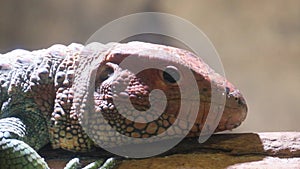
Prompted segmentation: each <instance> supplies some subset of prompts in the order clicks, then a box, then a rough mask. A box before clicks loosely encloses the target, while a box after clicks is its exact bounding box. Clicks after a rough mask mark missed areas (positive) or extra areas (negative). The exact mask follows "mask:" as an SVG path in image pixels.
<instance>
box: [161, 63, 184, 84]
mask: <svg viewBox="0 0 300 169" xmlns="http://www.w3.org/2000/svg"><path fill="white" fill-rule="evenodd" d="M162 78H163V80H164V81H165V82H166V83H169V84H175V83H177V82H178V81H179V80H180V73H179V71H178V69H177V68H176V67H175V66H167V67H166V68H165V70H164V71H163V72H162Z"/></svg>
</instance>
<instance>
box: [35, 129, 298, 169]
mask: <svg viewBox="0 0 300 169" xmlns="http://www.w3.org/2000/svg"><path fill="white" fill-rule="evenodd" d="M142 147H143V146H141V148H142ZM146 151H155V149H152V150H146ZM40 154H41V155H42V156H43V157H44V158H45V159H46V161H47V162H48V163H49V165H50V167H51V168H53V169H59V168H63V166H64V165H65V164H66V163H67V161H69V160H70V159H71V158H74V157H79V158H80V159H81V161H82V162H83V164H84V165H86V164H87V163H89V162H92V161H94V160H95V159H99V158H108V157H112V156H115V155H113V154H110V153H109V152H107V151H105V150H103V149H100V148H99V149H96V150H94V151H92V152H88V153H76V154H74V153H72V152H67V151H64V150H60V149H59V150H53V149H51V147H50V145H48V146H46V147H45V148H43V149H42V150H41V151H40ZM120 158H121V157H120ZM121 159H122V160H121V162H120V164H119V166H118V168H119V169H123V168H124V169H125V168H131V169H134V168H170V169H171V168H180V169H190V168H193V169H196V168H213V169H214V168H216V169H217V168H300V132H270V133H238V134H215V135H213V136H212V137H211V138H210V139H209V140H208V141H206V142H205V143H203V144H199V143H198V141H197V138H186V139H184V140H183V141H182V142H181V143H180V144H178V145H177V146H176V147H174V148H173V149H171V150H169V151H168V152H166V153H164V154H162V155H160V156H158V157H152V158H147V159H124V158H121Z"/></svg>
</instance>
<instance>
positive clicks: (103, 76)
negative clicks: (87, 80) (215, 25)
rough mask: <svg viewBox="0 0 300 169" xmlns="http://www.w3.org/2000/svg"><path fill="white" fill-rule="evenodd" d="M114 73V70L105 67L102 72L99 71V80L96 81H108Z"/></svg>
mask: <svg viewBox="0 0 300 169" xmlns="http://www.w3.org/2000/svg"><path fill="white" fill-rule="evenodd" d="M113 73H114V69H113V68H112V67H110V66H108V65H105V66H103V67H101V69H100V70H98V76H97V77H98V78H97V79H96V80H97V81H98V82H103V81H105V80H106V79H108V78H109V77H110V76H112V74H113Z"/></svg>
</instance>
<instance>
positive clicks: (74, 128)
mask: <svg viewBox="0 0 300 169" xmlns="http://www.w3.org/2000/svg"><path fill="white" fill-rule="evenodd" d="M100 46H101V47H100V49H101V50H100V49H98V50H97V49H96V50H94V49H90V48H86V47H84V46H83V45H80V44H75V43H73V44H70V45H69V46H64V45H54V46H52V47H50V48H48V49H42V50H37V51H32V52H29V51H25V50H21V49H18V50H14V51H12V52H10V53H7V54H2V55H1V56H0V73H1V74H0V84H1V88H0V107H1V113H0V117H1V119H0V164H1V168H3V167H4V168H26V167H27V168H49V167H48V165H47V163H46V162H45V161H44V159H43V158H42V157H41V156H40V155H39V154H38V153H37V151H38V150H39V149H40V148H41V147H43V146H44V145H46V144H48V143H51V145H52V147H53V148H62V149H66V150H69V151H74V152H84V151H90V150H91V149H93V147H97V146H99V145H97V143H96V142H95V139H96V140H97V139H98V140H102V144H105V145H106V146H109V147H115V146H117V145H119V144H122V142H117V140H114V138H115V137H113V136H110V134H109V132H106V129H105V128H104V129H101V128H100V127H99V126H101V124H100V123H98V122H97V120H96V118H99V116H97V114H102V115H103V116H101V117H102V118H104V120H105V121H106V122H107V124H109V126H111V128H112V129H113V130H115V131H117V133H120V134H121V135H124V136H127V137H133V138H150V137H152V136H155V135H159V134H162V133H164V132H165V131H166V130H167V129H168V128H169V127H170V126H172V125H173V124H174V121H175V120H176V117H177V115H178V113H179V110H180V90H179V84H180V83H182V82H183V81H185V79H184V78H185V77H183V76H182V74H181V73H180V71H178V69H177V68H178V67H184V68H186V69H188V70H190V71H191V72H192V75H193V78H195V80H196V84H197V86H196V87H197V89H196V90H197V92H198V93H199V94H198V95H196V96H191V98H192V97H198V99H199V100H200V103H199V109H198V112H197V115H196V117H195V119H194V123H193V124H189V123H188V120H185V119H182V121H183V122H185V123H184V125H189V126H190V130H189V131H188V134H187V137H195V136H198V135H199V134H200V131H201V129H202V128H203V126H204V123H205V120H207V117H208V113H209V110H210V105H211V103H210V101H211V98H212V90H213V89H217V90H218V89H220V90H221V91H222V92H223V94H224V97H225V103H224V110H223V111H222V113H223V114H222V117H221V119H220V122H219V123H218V125H217V127H216V129H215V130H214V132H219V131H224V130H231V129H233V128H236V127H238V126H239V125H240V124H241V123H242V122H243V121H244V120H245V118H246V115H247V111H248V108H247V104H246V101H245V99H244V97H243V95H242V93H241V92H240V91H239V90H238V89H237V88H236V87H235V86H234V85H233V84H232V83H230V82H229V81H228V80H227V79H225V77H223V76H221V75H219V74H218V73H216V72H215V71H214V70H213V69H211V68H210V67H209V66H208V65H207V64H206V63H205V62H204V61H203V60H202V59H201V58H200V57H198V56H196V55H195V54H194V53H192V52H189V51H187V50H183V49H179V48H175V47H170V46H164V45H159V44H151V43H145V42H129V43H124V44H122V43H110V44H106V45H100ZM143 51H146V52H143ZM153 51H154V52H153ZM155 51H162V52H163V54H162V55H160V54H159V52H158V53H157V52H155ZM164 53H166V54H167V55H165V54H164ZM129 57H131V58H133V59H134V60H136V61H137V62H136V64H137V65H138V64H140V65H141V66H143V64H145V63H149V62H154V63H155V62H156V63H165V65H167V66H166V67H165V70H159V69H151V68H150V69H145V70H143V71H141V72H139V73H138V74H135V73H133V71H131V70H130V69H126V68H124V67H122V64H121V63H122V61H123V60H124V59H126V58H129ZM99 58H100V59H99ZM174 58H176V59H174ZM97 59H98V60H97ZM95 60H96V61H99V63H96V69H94V70H93V71H92V79H93V80H91V81H89V83H87V87H88V88H89V89H88V88H84V87H82V86H84V85H82V84H84V83H86V82H85V81H83V80H82V79H80V78H83V79H84V77H83V76H82V75H81V76H80V73H81V72H84V70H85V69H87V66H89V63H90V62H93V61H94V62H95ZM78 74H79V75H78ZM125 82H126V83H125ZM119 84H126V85H125V88H118V85H119ZM74 86H76V87H74ZM154 89H160V90H161V91H163V92H164V93H165V94H166V98H167V101H166V107H165V108H164V109H163V112H162V114H160V116H159V117H158V118H156V119H152V118H150V119H151V120H152V121H151V120H148V121H150V122H146V123H143V120H145V119H143V118H147V117H148V116H147V114H145V116H139V118H142V120H141V121H138V122H135V121H134V120H131V119H128V118H126V116H122V114H121V112H122V113H123V111H120V110H119V109H117V107H118V105H116V103H114V99H116V98H124V97H125V98H130V102H131V104H132V105H133V107H134V108H135V110H136V111H137V112H143V111H145V110H147V109H149V108H150V107H151V103H150V101H149V98H150V99H151V97H150V93H151V91H152V90H154ZM190 95H194V94H193V93H191V94H190ZM90 104H93V105H92V106H91V105H90ZM87 107H92V109H94V110H93V113H94V114H96V115H93V114H90V115H91V118H88V119H85V118H83V117H84V116H85V115H84V113H87V111H88V109H87ZM121 108H122V107H121ZM123 108H124V109H125V112H126V108H127V107H123ZM128 111H132V110H129V109H128ZM130 113H131V114H134V113H133V112H129V114H130ZM152 113H154V114H155V111H154V112H152ZM219 113H220V112H219ZM183 118H184V117H183ZM84 120H88V121H89V123H90V126H88V128H89V129H91V130H92V133H93V134H92V138H90V137H89V136H91V135H90V134H87V131H85V130H84V129H83V127H82V126H81V125H82V123H84V122H85V121H84ZM101 120H102V119H101ZM146 121H147V119H146ZM98 131H101V132H98ZM179 133H182V131H180V129H178V130H174V131H173V132H170V133H167V134H166V136H165V139H171V138H173V137H176V135H178V134H179ZM103 140H104V141H103ZM119 146H120V145H119Z"/></svg>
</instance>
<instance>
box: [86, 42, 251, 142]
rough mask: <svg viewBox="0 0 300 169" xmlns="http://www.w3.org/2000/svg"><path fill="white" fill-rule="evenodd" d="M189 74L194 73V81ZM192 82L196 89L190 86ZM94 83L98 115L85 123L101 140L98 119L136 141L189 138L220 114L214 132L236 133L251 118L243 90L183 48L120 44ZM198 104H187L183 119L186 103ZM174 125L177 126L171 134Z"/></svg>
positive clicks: (107, 57)
mask: <svg viewBox="0 0 300 169" xmlns="http://www.w3.org/2000/svg"><path fill="white" fill-rule="evenodd" d="M145 65H148V66H145ZM149 65H150V66H149ZM155 65H156V66H155ZM157 65H159V66H157ZM186 71H188V72H191V74H190V75H191V76H189V75H187V74H186V73H185V72H186ZM191 79H193V80H194V81H195V84H196V86H195V85H194V86H193V85H192V84H190V81H191ZM93 82H94V85H93V86H94V89H93V90H94V93H93V94H92V95H90V96H91V97H93V100H94V109H95V111H94V113H95V114H92V115H89V117H88V118H86V119H88V121H89V127H88V129H89V130H92V134H93V137H94V138H97V139H103V137H104V135H105V134H103V133H104V131H105V130H106V129H105V127H102V126H101V124H100V122H99V116H97V114H98V115H99V114H101V115H103V117H104V119H105V122H106V123H108V124H109V126H110V127H111V128H112V129H113V130H115V131H117V132H118V133H120V134H122V135H125V136H128V137H134V138H149V137H152V136H157V135H160V134H162V133H165V134H166V136H167V137H166V138H172V137H174V136H176V135H181V134H182V133H184V132H186V130H188V131H187V133H188V136H197V135H199V133H200V131H201V129H202V128H203V126H204V124H205V122H206V121H207V120H210V119H208V114H209V113H210V112H212V113H215V114H219V115H220V119H219V121H217V122H219V123H217V124H216V127H215V130H214V131H215V132H217V131H223V130H231V129H233V128H235V127H237V126H239V125H240V124H241V122H242V121H243V120H244V119H245V117H246V114H247V105H246V102H245V99H244V98H243V96H242V94H241V93H240V92H239V90H238V89H236V88H235V87H234V86H233V85H232V84H231V83H230V82H228V81H227V80H226V79H225V78H224V77H222V76H220V75H219V74H217V73H215V72H214V71H213V70H212V69H211V68H210V67H209V66H208V65H207V64H205V63H204V62H203V60H202V59H200V58H199V57H197V56H196V55H194V54H193V53H191V52H188V51H186V50H182V49H178V48H173V47H167V46H163V45H155V44H148V43H141V42H131V43H128V44H117V45H115V46H114V47H113V48H111V49H109V51H107V52H106V54H105V56H104V58H103V59H102V60H101V63H99V65H98V67H97V69H96V70H95V79H94V81H93ZM183 88H184V89H185V90H184V91H183ZM213 90H214V91H221V92H220V96H221V97H222V98H223V101H224V103H222V101H220V103H217V105H218V106H220V105H221V107H222V108H221V109H219V108H217V109H215V108H213V106H214V104H212V102H214V100H213V99H212V98H213V97H212V95H213ZM183 92H184V93H183ZM182 100H184V102H182ZM193 101H197V102H198V104H188V106H189V107H188V108H187V109H185V110H187V111H186V112H184V113H183V115H180V112H181V111H182V110H183V109H182V107H184V106H185V103H188V102H193ZM193 105H196V107H195V106H193ZM222 105H223V106H222ZM192 110H197V113H196V115H195V116H190V115H189V113H190V112H191V111H192ZM81 116H85V115H84V114H83V115H81ZM179 116H180V117H179ZM101 117H102V116H101ZM178 118H179V120H178V121H176V119H178ZM191 121H192V122H191ZM101 123H102V122H101ZM175 123H176V125H177V127H175V128H173V129H172V130H168V128H170V126H172V125H174V124H175ZM208 124H210V123H208ZM101 131H103V132H101ZM108 133H109V132H108ZM107 135H108V136H109V134H106V136H107ZM107 141H113V140H109V139H107Z"/></svg>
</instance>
